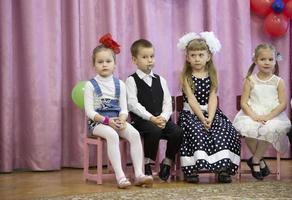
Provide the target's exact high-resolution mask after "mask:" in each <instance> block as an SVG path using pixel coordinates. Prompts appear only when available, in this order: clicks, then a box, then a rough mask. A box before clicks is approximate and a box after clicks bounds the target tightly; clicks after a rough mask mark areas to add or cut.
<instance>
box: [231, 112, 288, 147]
mask: <svg viewBox="0 0 292 200" xmlns="http://www.w3.org/2000/svg"><path fill="white" fill-rule="evenodd" d="M233 125H234V127H235V128H236V129H237V130H238V131H239V132H240V134H241V135H242V136H245V137H249V138H255V139H259V140H265V141H267V142H269V143H271V144H272V145H273V146H274V148H275V149H276V150H278V151H280V152H286V151H287V148H288V138H287V133H288V132H289V130H290V127H291V122H290V120H289V118H288V117H287V116H286V114H285V113H284V112H282V113H280V114H279V115H278V116H276V117H274V118H273V119H271V120H269V121H267V122H266V124H262V123H259V122H256V121H254V120H252V119H251V118H250V117H249V116H247V115H246V114H245V113H244V112H243V111H242V110H240V111H239V112H238V113H237V115H236V116H235V118H234V121H233Z"/></svg>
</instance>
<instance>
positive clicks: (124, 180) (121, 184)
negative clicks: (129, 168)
mask: <svg viewBox="0 0 292 200" xmlns="http://www.w3.org/2000/svg"><path fill="white" fill-rule="evenodd" d="M129 186H131V182H130V181H129V180H128V179H127V178H126V177H123V178H120V179H119V181H118V188H120V189H126V188H128V187H129Z"/></svg>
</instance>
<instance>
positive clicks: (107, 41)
mask: <svg viewBox="0 0 292 200" xmlns="http://www.w3.org/2000/svg"><path fill="white" fill-rule="evenodd" d="M99 42H100V43H101V44H103V45H104V46H106V47H108V48H110V49H112V50H113V51H114V53H115V54H118V53H120V45H119V44H118V43H117V42H116V41H114V40H113V38H112V35H111V34H110V33H107V34H105V35H104V36H102V37H101V38H100V39H99Z"/></svg>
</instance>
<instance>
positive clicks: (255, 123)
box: [233, 44, 291, 180]
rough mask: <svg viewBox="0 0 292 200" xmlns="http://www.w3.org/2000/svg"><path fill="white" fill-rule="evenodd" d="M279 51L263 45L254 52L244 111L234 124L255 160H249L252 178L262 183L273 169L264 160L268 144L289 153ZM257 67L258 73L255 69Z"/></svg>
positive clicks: (248, 75) (247, 82)
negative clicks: (278, 60)
mask: <svg viewBox="0 0 292 200" xmlns="http://www.w3.org/2000/svg"><path fill="white" fill-rule="evenodd" d="M277 57H278V56H277V52H276V50H275V48H274V47H273V46H272V45H270V44H260V45H258V46H257V48H256V49H255V55H254V57H253V64H252V65H251V66H250V68H249V70H248V73H247V76H246V78H245V81H244V87H243V93H242V96H241V110H240V111H239V113H238V114H237V115H236V117H235V119H234V122H233V125H234V126H235V128H236V129H237V130H238V131H239V132H240V133H241V135H242V136H244V137H245V141H246V143H247V146H248V148H249V150H250V152H251V153H252V155H253V156H252V157H251V158H250V159H249V160H248V161H247V164H248V166H249V167H250V168H251V171H252V175H253V177H254V178H256V179H258V180H263V178H264V177H265V176H268V175H269V174H270V170H269V168H268V166H267V164H266V163H265V161H264V159H263V155H264V154H265V152H266V151H267V148H268V146H269V144H272V145H273V146H274V148H275V149H276V150H277V151H280V152H285V151H286V150H287V145H288V144H287V138H286V137H287V136H286V134H287V132H288V131H289V129H290V126H291V123H290V120H289V119H288V117H287V116H286V114H285V113H284V110H285V109H286V105H287V100H286V95H285V85H284V81H283V79H282V78H280V77H279V76H277V74H278V72H279V66H278V62H277ZM255 66H257V67H258V72H257V73H255V74H252V73H253V70H254V68H255Z"/></svg>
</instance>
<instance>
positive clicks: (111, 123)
mask: <svg viewBox="0 0 292 200" xmlns="http://www.w3.org/2000/svg"><path fill="white" fill-rule="evenodd" d="M108 125H109V126H110V127H112V128H113V129H115V130H120V128H121V124H120V122H119V118H118V117H112V118H110V119H109V123H108Z"/></svg>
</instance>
